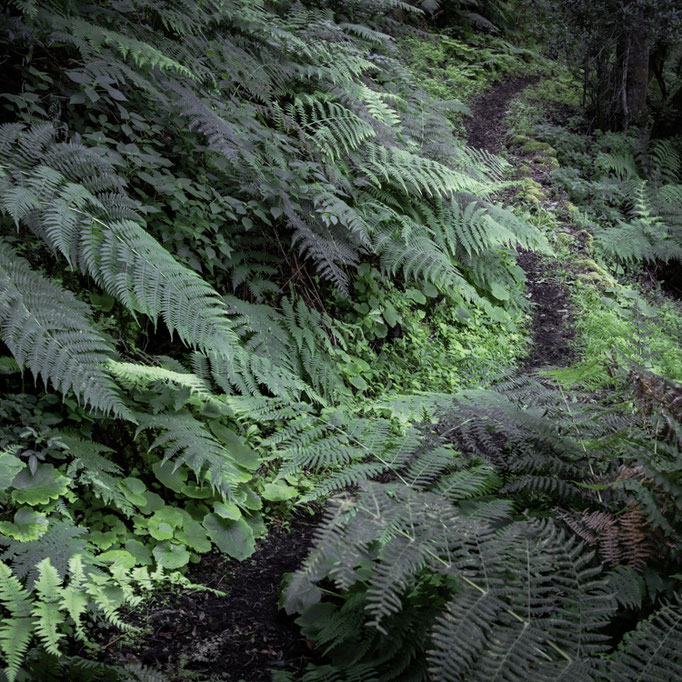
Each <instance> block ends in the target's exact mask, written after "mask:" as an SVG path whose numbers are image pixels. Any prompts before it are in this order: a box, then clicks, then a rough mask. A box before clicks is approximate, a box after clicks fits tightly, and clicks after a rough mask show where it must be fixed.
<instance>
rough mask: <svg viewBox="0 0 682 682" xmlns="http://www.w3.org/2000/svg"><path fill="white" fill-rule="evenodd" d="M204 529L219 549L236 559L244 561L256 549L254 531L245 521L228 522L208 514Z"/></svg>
mask: <svg viewBox="0 0 682 682" xmlns="http://www.w3.org/2000/svg"><path fill="white" fill-rule="evenodd" d="M204 527H205V528H206V530H207V531H208V535H209V537H210V538H211V540H213V542H214V543H215V545H216V546H217V547H218V549H219V550H220V551H221V552H223V553H224V554H229V555H230V556H231V557H234V558H235V559H239V560H240V561H243V560H244V559H246V558H248V557H250V556H251V555H252V554H253V552H254V550H255V549H256V543H255V540H254V537H253V530H252V529H251V527H250V526H249V525H248V523H246V521H244V519H239V520H238V521H227V520H225V519H221V518H220V517H219V516H217V515H216V514H206V516H205V517H204Z"/></svg>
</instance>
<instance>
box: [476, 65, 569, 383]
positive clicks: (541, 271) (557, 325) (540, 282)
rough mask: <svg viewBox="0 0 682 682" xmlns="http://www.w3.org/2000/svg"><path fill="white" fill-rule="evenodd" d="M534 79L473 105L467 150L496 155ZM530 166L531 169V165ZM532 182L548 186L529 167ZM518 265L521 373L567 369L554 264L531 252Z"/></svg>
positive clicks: (564, 309)
mask: <svg viewBox="0 0 682 682" xmlns="http://www.w3.org/2000/svg"><path fill="white" fill-rule="evenodd" d="M537 80H538V79H537V77H533V76H528V77H524V78H509V79H507V80H505V81H503V82H502V83H500V84H498V85H496V86H495V87H493V88H492V89H491V90H488V91H487V92H486V93H484V94H483V95H481V96H480V97H479V98H478V99H477V100H476V101H475V102H474V106H473V108H472V113H473V116H472V117H471V119H470V121H469V124H468V126H467V141H468V143H469V146H471V147H476V148H478V149H485V150H486V151H489V152H491V153H493V154H499V153H500V151H501V150H502V147H503V145H504V141H505V137H506V134H507V127H506V120H505V119H506V114H507V111H508V109H509V103H510V102H511V100H512V99H513V98H514V97H516V96H518V95H519V94H520V93H521V91H522V90H524V89H525V88H526V87H528V86H529V85H531V84H532V83H535V82H536V81H537ZM530 165H531V167H533V164H532V162H531V164H530ZM533 179H534V180H536V181H537V182H539V183H540V184H541V185H545V184H547V183H548V182H549V177H548V174H547V173H543V172H542V171H541V170H540V169H539V168H533ZM517 262H518V264H519V265H520V266H521V267H522V268H523V270H524V272H525V273H526V286H527V290H528V298H529V300H530V301H531V304H532V311H533V321H532V323H531V332H532V347H531V351H530V353H529V355H528V357H527V358H526V359H525V360H524V362H523V365H522V367H523V369H524V370H525V371H530V370H533V369H537V368H539V367H545V366H555V367H556V366H561V365H567V364H570V362H571V360H572V359H573V353H572V350H571V347H570V344H571V341H572V339H573V337H574V336H575V332H574V329H573V324H572V316H573V313H572V306H571V300H570V295H569V292H568V291H567V289H566V287H565V286H563V285H562V283H561V282H560V281H559V280H558V278H557V277H556V275H555V274H554V273H555V272H556V263H554V262H552V261H551V260H547V259H544V258H542V257H541V256H539V255H538V254H537V253H533V252H531V251H520V253H519V257H518V261H517Z"/></svg>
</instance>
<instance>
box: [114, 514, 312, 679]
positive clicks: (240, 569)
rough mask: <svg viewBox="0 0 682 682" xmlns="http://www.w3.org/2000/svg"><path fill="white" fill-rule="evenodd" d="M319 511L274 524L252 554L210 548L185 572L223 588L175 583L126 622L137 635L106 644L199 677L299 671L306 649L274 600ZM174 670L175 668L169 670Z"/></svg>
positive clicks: (171, 673) (121, 658) (129, 656)
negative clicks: (176, 587)
mask: <svg viewBox="0 0 682 682" xmlns="http://www.w3.org/2000/svg"><path fill="white" fill-rule="evenodd" d="M318 522H319V518H318V517H308V518H307V519H300V520H298V521H296V522H294V523H292V524H291V527H290V528H288V529H285V528H284V527H282V526H279V527H278V526H273V527H271V528H270V529H269V533H268V535H267V537H266V538H264V539H262V540H261V541H260V543H259V544H260V546H259V548H258V550H257V551H256V553H255V554H253V556H251V557H250V558H249V559H246V560H245V561H242V562H239V561H235V560H232V559H230V558H229V557H226V556H223V555H218V554H210V555H207V556H204V557H202V559H201V562H200V563H199V564H197V565H196V566H195V567H194V568H193V569H192V570H191V571H190V573H189V576H188V577H189V579H190V580H192V581H193V582H194V583H196V584H200V585H205V586H207V587H211V588H214V589H216V590H220V591H222V592H225V593H226V594H225V596H217V595H214V594H213V593H211V592H198V591H192V590H182V591H177V592H170V593H166V594H159V595H155V596H154V598H153V600H152V602H151V603H150V604H148V605H147V607H146V610H145V612H144V613H137V614H134V615H132V616H131V618H130V622H131V623H132V624H134V625H137V626H139V627H142V628H146V629H148V630H149V634H148V635H146V636H144V637H143V639H142V641H141V642H137V643H135V642H131V643H127V642H126V640H125V639H122V640H119V642H117V643H116V644H115V645H114V646H113V647H111V648H110V649H109V650H108V654H109V656H110V659H115V660H117V661H118V662H128V663H129V662H141V663H143V664H145V665H148V666H151V667H153V668H155V669H157V670H159V671H163V672H165V673H166V674H167V675H168V679H171V680H173V679H190V678H188V677H180V674H181V673H180V671H181V670H185V671H188V672H189V671H191V673H194V674H195V675H196V677H192V678H191V679H199V680H209V679H210V680H221V681H224V682H239V681H240V680H244V681H245V682H269V680H270V679H271V670H273V669H277V668H279V669H282V670H290V671H292V672H296V673H298V672H300V671H302V670H303V668H304V667H305V658H306V656H308V657H309V656H310V654H311V652H310V649H308V647H307V646H306V643H305V641H304V640H303V638H302V637H301V634H300V631H299V629H298V627H297V626H296V625H295V624H294V622H293V619H290V618H288V617H286V616H285V615H284V613H283V612H280V611H279V610H278V608H277V598H278V591H279V587H280V583H281V581H282V577H283V575H284V574H285V573H289V572H293V571H294V570H296V569H297V568H299V566H300V565H301V564H302V563H303V560H304V558H305V557H306V555H307V553H308V550H309V549H310V545H311V542H312V534H313V530H314V528H315V526H316V525H317V523H318ZM176 675H177V676H176Z"/></svg>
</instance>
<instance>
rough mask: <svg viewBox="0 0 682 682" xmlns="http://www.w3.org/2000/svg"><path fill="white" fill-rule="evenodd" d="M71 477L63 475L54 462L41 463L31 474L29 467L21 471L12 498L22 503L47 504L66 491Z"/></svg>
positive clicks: (16, 479) (15, 482) (15, 480)
mask: <svg viewBox="0 0 682 682" xmlns="http://www.w3.org/2000/svg"><path fill="white" fill-rule="evenodd" d="M68 484H69V479H68V478H67V477H66V476H63V475H62V474H61V473H60V472H59V471H58V470H57V469H55V468H54V467H53V466H52V464H39V465H38V468H37V469H36V472H35V474H34V475H33V476H31V472H30V471H29V470H28V469H24V470H23V471H20V472H19V473H18V474H17V475H16V477H15V479H14V481H13V482H12V485H13V486H14V487H15V488H16V490H14V491H13V492H12V499H13V500H14V501H15V502H19V503H20V504H30V505H36V504H47V503H48V502H49V501H50V500H56V499H57V498H58V497H60V496H61V495H63V494H64V493H65V492H66V489H67V487H68Z"/></svg>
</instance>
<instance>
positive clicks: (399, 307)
mask: <svg viewBox="0 0 682 682" xmlns="http://www.w3.org/2000/svg"><path fill="white" fill-rule="evenodd" d="M516 275H517V277H518V281H517V282H516V283H515V290H514V291H506V290H503V289H499V290H496V293H497V294H498V296H500V298H503V297H504V298H513V299H514V301H515V302H516V305H517V306H519V307H517V308H516V309H514V308H510V309H509V310H508V311H506V312H503V311H502V310H501V309H500V310H497V309H493V311H492V313H493V316H491V314H490V310H486V309H485V308H484V307H476V306H461V305H460V306H454V305H452V304H451V302H450V301H448V299H447V298H446V297H443V296H442V295H441V294H439V292H438V291H437V290H436V289H435V288H428V287H427V288H425V290H424V291H425V292H426V293H425V292H424V291H421V290H419V289H416V288H411V287H398V286H396V284H394V283H391V282H388V281H386V280H385V279H382V278H381V276H380V273H379V271H378V270H376V268H370V267H369V266H367V267H366V268H361V269H360V276H359V277H358V278H357V279H356V280H355V282H354V284H353V292H352V294H353V295H352V297H350V298H349V297H345V296H341V295H337V297H336V299H335V300H333V301H332V302H331V303H330V306H329V311H330V313H331V314H332V315H333V316H334V317H336V318H337V319H340V320H343V321H344V322H345V323H346V325H347V329H348V330H349V332H350V333H351V334H352V338H350V339H349V341H348V343H347V348H346V351H344V352H341V354H340V356H339V361H340V362H341V363H342V367H343V371H344V372H345V373H346V374H347V377H348V381H349V383H350V384H352V385H353V386H354V387H355V388H357V389H359V393H358V394H357V397H358V399H360V398H363V399H369V401H370V402H371V400H376V399H381V398H383V397H386V396H387V395H390V394H391V393H397V394H401V393H402V394H405V393H410V392H412V391H430V392H440V393H448V392H452V391H455V390H457V389H458V388H466V387H471V386H475V385H478V384H481V383H486V381H487V380H488V378H489V377H491V376H493V375H495V374H497V373H499V371H500V369H501V368H508V369H511V368H512V367H514V366H515V364H516V362H517V360H518V359H519V358H520V357H522V356H523V355H524V354H525V352H526V350H527V338H526V333H525V329H526V327H527V324H528V321H529V319H530V318H529V316H528V314H527V313H525V312H524V310H523V308H524V307H525V306H524V301H523V299H522V297H521V293H522V291H523V277H522V273H521V272H520V270H519V271H518V272H517V273H516ZM495 318H497V319H495Z"/></svg>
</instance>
